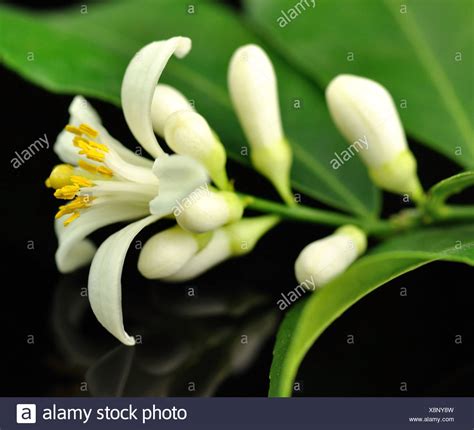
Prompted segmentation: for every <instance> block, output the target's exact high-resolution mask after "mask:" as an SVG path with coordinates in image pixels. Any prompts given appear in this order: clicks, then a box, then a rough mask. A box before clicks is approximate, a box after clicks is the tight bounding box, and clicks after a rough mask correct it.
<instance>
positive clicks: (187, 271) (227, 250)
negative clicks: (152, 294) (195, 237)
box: [164, 215, 278, 282]
mask: <svg viewBox="0 0 474 430" xmlns="http://www.w3.org/2000/svg"><path fill="white" fill-rule="evenodd" d="M277 222H278V218H277V217H275V216H272V215H268V216H260V217H255V218H244V219H241V220H240V221H237V222H236V223H234V224H231V225H229V226H226V227H222V228H220V229H218V230H215V231H213V232H212V233H209V234H211V235H212V238H211V239H210V240H209V241H208V242H207V244H206V245H205V246H204V247H202V249H201V250H200V251H199V252H198V253H196V254H195V255H194V256H193V257H192V258H191V259H189V260H188V261H187V262H186V263H185V264H184V265H183V266H182V268H181V269H179V270H178V271H177V272H175V273H174V274H173V275H170V276H168V277H166V278H165V279H164V280H166V281H168V282H183V281H188V280H190V279H193V278H196V277H197V276H199V275H201V274H202V273H204V272H206V271H207V270H209V269H210V268H212V267H214V266H216V265H217V264H219V263H221V262H222V261H224V260H226V259H228V258H230V257H235V256H241V255H244V254H247V253H249V252H251V251H252V250H253V248H254V247H255V245H256V243H257V242H258V240H259V239H260V238H261V237H262V236H263V235H264V234H265V233H266V232H267V231H268V230H269V229H271V228H272V227H273V226H274V225H275V224H276V223H277Z"/></svg>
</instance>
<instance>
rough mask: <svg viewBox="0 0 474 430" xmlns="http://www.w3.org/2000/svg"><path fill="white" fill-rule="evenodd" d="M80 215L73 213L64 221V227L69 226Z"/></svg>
mask: <svg viewBox="0 0 474 430" xmlns="http://www.w3.org/2000/svg"><path fill="white" fill-rule="evenodd" d="M79 215H80V213H79V212H74V213H73V214H72V215H71V216H70V217H69V218H68V219H67V220H66V221H64V223H63V224H64V227H67V226H68V225H69V224H71V223H72V222H73V221H74V220H75V219H77V218H79Z"/></svg>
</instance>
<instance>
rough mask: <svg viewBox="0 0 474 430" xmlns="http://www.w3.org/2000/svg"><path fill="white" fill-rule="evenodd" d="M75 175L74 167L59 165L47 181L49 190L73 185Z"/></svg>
mask: <svg viewBox="0 0 474 430" xmlns="http://www.w3.org/2000/svg"><path fill="white" fill-rule="evenodd" d="M73 173H74V167H72V166H71V165H70V164H59V165H57V166H56V167H55V168H54V169H53V170H52V171H51V174H50V175H49V178H48V179H46V182H45V184H46V186H47V187H48V188H54V189H55V190H57V189H58V188H62V187H64V186H66V185H71V175H72V174H73Z"/></svg>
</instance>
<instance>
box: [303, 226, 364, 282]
mask: <svg viewBox="0 0 474 430" xmlns="http://www.w3.org/2000/svg"><path fill="white" fill-rule="evenodd" d="M366 248H367V238H366V235H365V233H364V232H363V231H362V230H360V229H359V228H357V227H354V226H351V225H347V226H344V227H340V228H338V229H337V230H336V231H335V232H334V233H333V234H332V235H331V236H328V237H326V238H324V239H320V240H317V241H315V242H313V243H310V244H309V245H307V246H306V247H305V248H303V250H302V251H301V253H300V255H299V256H298V258H297V259H296V262H295V275H296V279H297V280H298V282H300V283H303V282H305V281H312V282H314V283H315V285H316V287H322V286H323V285H325V284H327V283H328V282H329V281H330V280H331V279H333V278H335V277H336V276H338V275H339V274H341V273H342V272H344V271H345V270H346V269H347V268H348V267H349V266H350V265H351V264H352V263H353V262H354V261H355V259H356V258H357V257H358V256H359V255H361V254H363V253H364V252H365V250H366Z"/></svg>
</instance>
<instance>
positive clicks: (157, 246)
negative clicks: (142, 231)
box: [138, 226, 199, 279]
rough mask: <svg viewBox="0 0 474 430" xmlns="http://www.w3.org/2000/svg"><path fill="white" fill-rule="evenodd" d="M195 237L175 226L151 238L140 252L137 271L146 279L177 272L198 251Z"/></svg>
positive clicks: (162, 276)
mask: <svg viewBox="0 0 474 430" xmlns="http://www.w3.org/2000/svg"><path fill="white" fill-rule="evenodd" d="M195 236H196V235H194V234H192V233H189V232H187V231H184V230H182V229H181V228H180V227H178V226H175V227H172V228H169V229H168V230H164V231H162V232H160V233H158V234H155V235H154V236H152V237H151V238H150V239H149V240H148V241H147V242H146V243H145V246H144V247H143V248H142V250H141V251H140V257H139V259H138V270H139V271H140V273H141V274H142V275H143V276H144V277H145V278H148V279H159V278H164V277H165V276H169V275H171V274H173V273H175V272H177V271H178V270H179V269H180V268H181V267H183V266H184V264H185V263H186V262H187V261H188V260H189V259H190V258H191V257H192V256H193V255H194V254H195V253H196V252H197V251H198V249H199V243H198V240H197V238H196V237H195Z"/></svg>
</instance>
